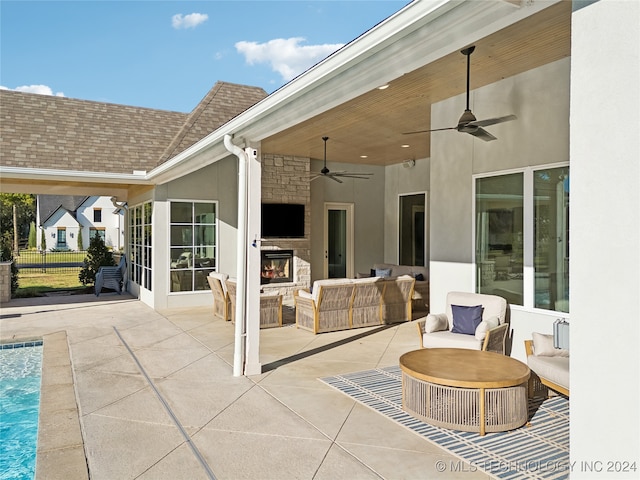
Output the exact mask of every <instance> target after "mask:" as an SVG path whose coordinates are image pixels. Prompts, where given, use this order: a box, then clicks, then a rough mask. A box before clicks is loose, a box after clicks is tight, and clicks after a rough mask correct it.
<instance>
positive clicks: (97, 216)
mask: <svg viewBox="0 0 640 480" xmlns="http://www.w3.org/2000/svg"><path fill="white" fill-rule="evenodd" d="M93 222H94V223H100V222H102V209H100V208H94V209H93Z"/></svg>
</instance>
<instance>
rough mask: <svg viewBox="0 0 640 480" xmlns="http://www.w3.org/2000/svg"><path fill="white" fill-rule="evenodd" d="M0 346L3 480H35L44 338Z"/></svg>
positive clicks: (0, 469) (0, 464)
mask: <svg viewBox="0 0 640 480" xmlns="http://www.w3.org/2000/svg"><path fill="white" fill-rule="evenodd" d="M0 347H1V348H0V438H2V442H0V480H9V479H11V480H14V479H15V480H27V479H33V477H34V476H35V470H36V448H37V442H38V412H39V406H40V378H41V374H42V340H36V341H31V342H21V343H11V344H3V345H1V346H0Z"/></svg>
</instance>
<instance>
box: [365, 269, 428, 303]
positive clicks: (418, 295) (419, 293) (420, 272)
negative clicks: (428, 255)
mask: <svg viewBox="0 0 640 480" xmlns="http://www.w3.org/2000/svg"><path fill="white" fill-rule="evenodd" d="M385 270H386V271H389V276H390V277H392V278H393V277H400V276H402V275H410V276H412V277H414V278H415V279H416V282H415V285H414V288H413V295H412V299H411V300H412V308H413V310H419V311H428V310H429V269H428V268H427V267H420V266H417V265H396V264H394V263H376V264H374V265H373V268H372V269H371V272H370V273H369V275H370V276H375V272H376V271H379V272H384V271H385ZM366 275H367V274H360V275H359V276H360V277H363V276H366Z"/></svg>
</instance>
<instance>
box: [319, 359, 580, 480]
mask: <svg viewBox="0 0 640 480" xmlns="http://www.w3.org/2000/svg"><path fill="white" fill-rule="evenodd" d="M320 380H321V381H323V382H325V383H326V384H327V385H330V386H331V387H333V388H335V389H337V390H339V391H340V392H342V393H344V394H346V395H348V396H350V397H351V398H353V399H355V400H357V401H359V402H360V403H362V404H364V405H366V406H368V407H371V408H373V409H374V410H376V411H377V412H380V413H381V414H383V415H386V416H387V417H389V418H390V419H392V420H394V421H396V422H398V423H400V424H401V425H404V426H405V427H407V428H409V429H411V430H412V431H414V432H415V433H417V434H418V435H421V436H422V437H424V438H426V439H427V440H429V441H431V442H433V443H435V444H436V445H438V446H440V447H442V448H444V449H445V450H448V451H449V452H450V453H451V454H453V455H455V456H456V457H458V458H460V459H462V460H464V461H466V462H468V464H469V465H467V466H466V468H468V469H470V470H473V469H477V470H481V471H483V472H485V473H487V474H488V475H491V476H492V477H494V478H500V479H521V478H522V479H525V478H526V479H566V478H569V473H570V472H569V401H568V400H567V399H566V398H564V397H553V398H550V399H546V400H544V401H542V399H536V400H532V401H531V402H530V404H529V423H528V424H526V425H524V426H523V427H521V428H518V429H516V430H513V431H510V432H498V433H487V434H486V435H485V436H484V437H481V436H480V435H478V434H477V433H471V432H461V431H458V430H448V429H445V428H440V427H435V426H433V425H429V424H427V423H424V422H422V421H420V420H417V419H416V418H414V417H412V416H410V415H409V414H407V413H405V412H404V411H403V410H402V391H401V387H402V376H401V372H400V367H398V366H394V367H386V368H379V369H378V368H377V369H374V370H366V371H363V372H354V373H348V374H345V375H336V376H335V377H326V378H321V379H320Z"/></svg>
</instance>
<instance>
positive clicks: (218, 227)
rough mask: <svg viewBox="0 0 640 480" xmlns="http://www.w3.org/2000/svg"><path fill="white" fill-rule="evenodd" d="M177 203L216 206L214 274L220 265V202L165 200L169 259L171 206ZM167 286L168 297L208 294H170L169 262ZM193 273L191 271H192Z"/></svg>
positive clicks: (168, 263) (192, 291)
mask: <svg viewBox="0 0 640 480" xmlns="http://www.w3.org/2000/svg"><path fill="white" fill-rule="evenodd" d="M179 202H188V203H210V204H213V205H215V206H216V221H215V224H214V225H215V232H216V238H215V242H216V243H215V245H214V247H213V248H214V255H215V259H216V266H215V268H214V269H213V270H214V271H215V272H217V271H218V265H219V264H220V249H219V246H220V202H219V201H218V200H202V199H188V198H169V199H167V204H168V208H167V220H168V223H167V227H168V228H167V237H166V238H167V251H168V253H169V257H171V247H172V245H171V225H172V223H171V204H172V203H179ZM166 268H167V270H166V271H167V273H168V275H167V284H166V287H165V288H166V292H167V294H168V295H194V294H195V295H201V294H202V293H208V292H207V291H206V290H191V291H188V292H172V291H171V260H169V261H168V262H167V267H166ZM192 271H193V270H192Z"/></svg>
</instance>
